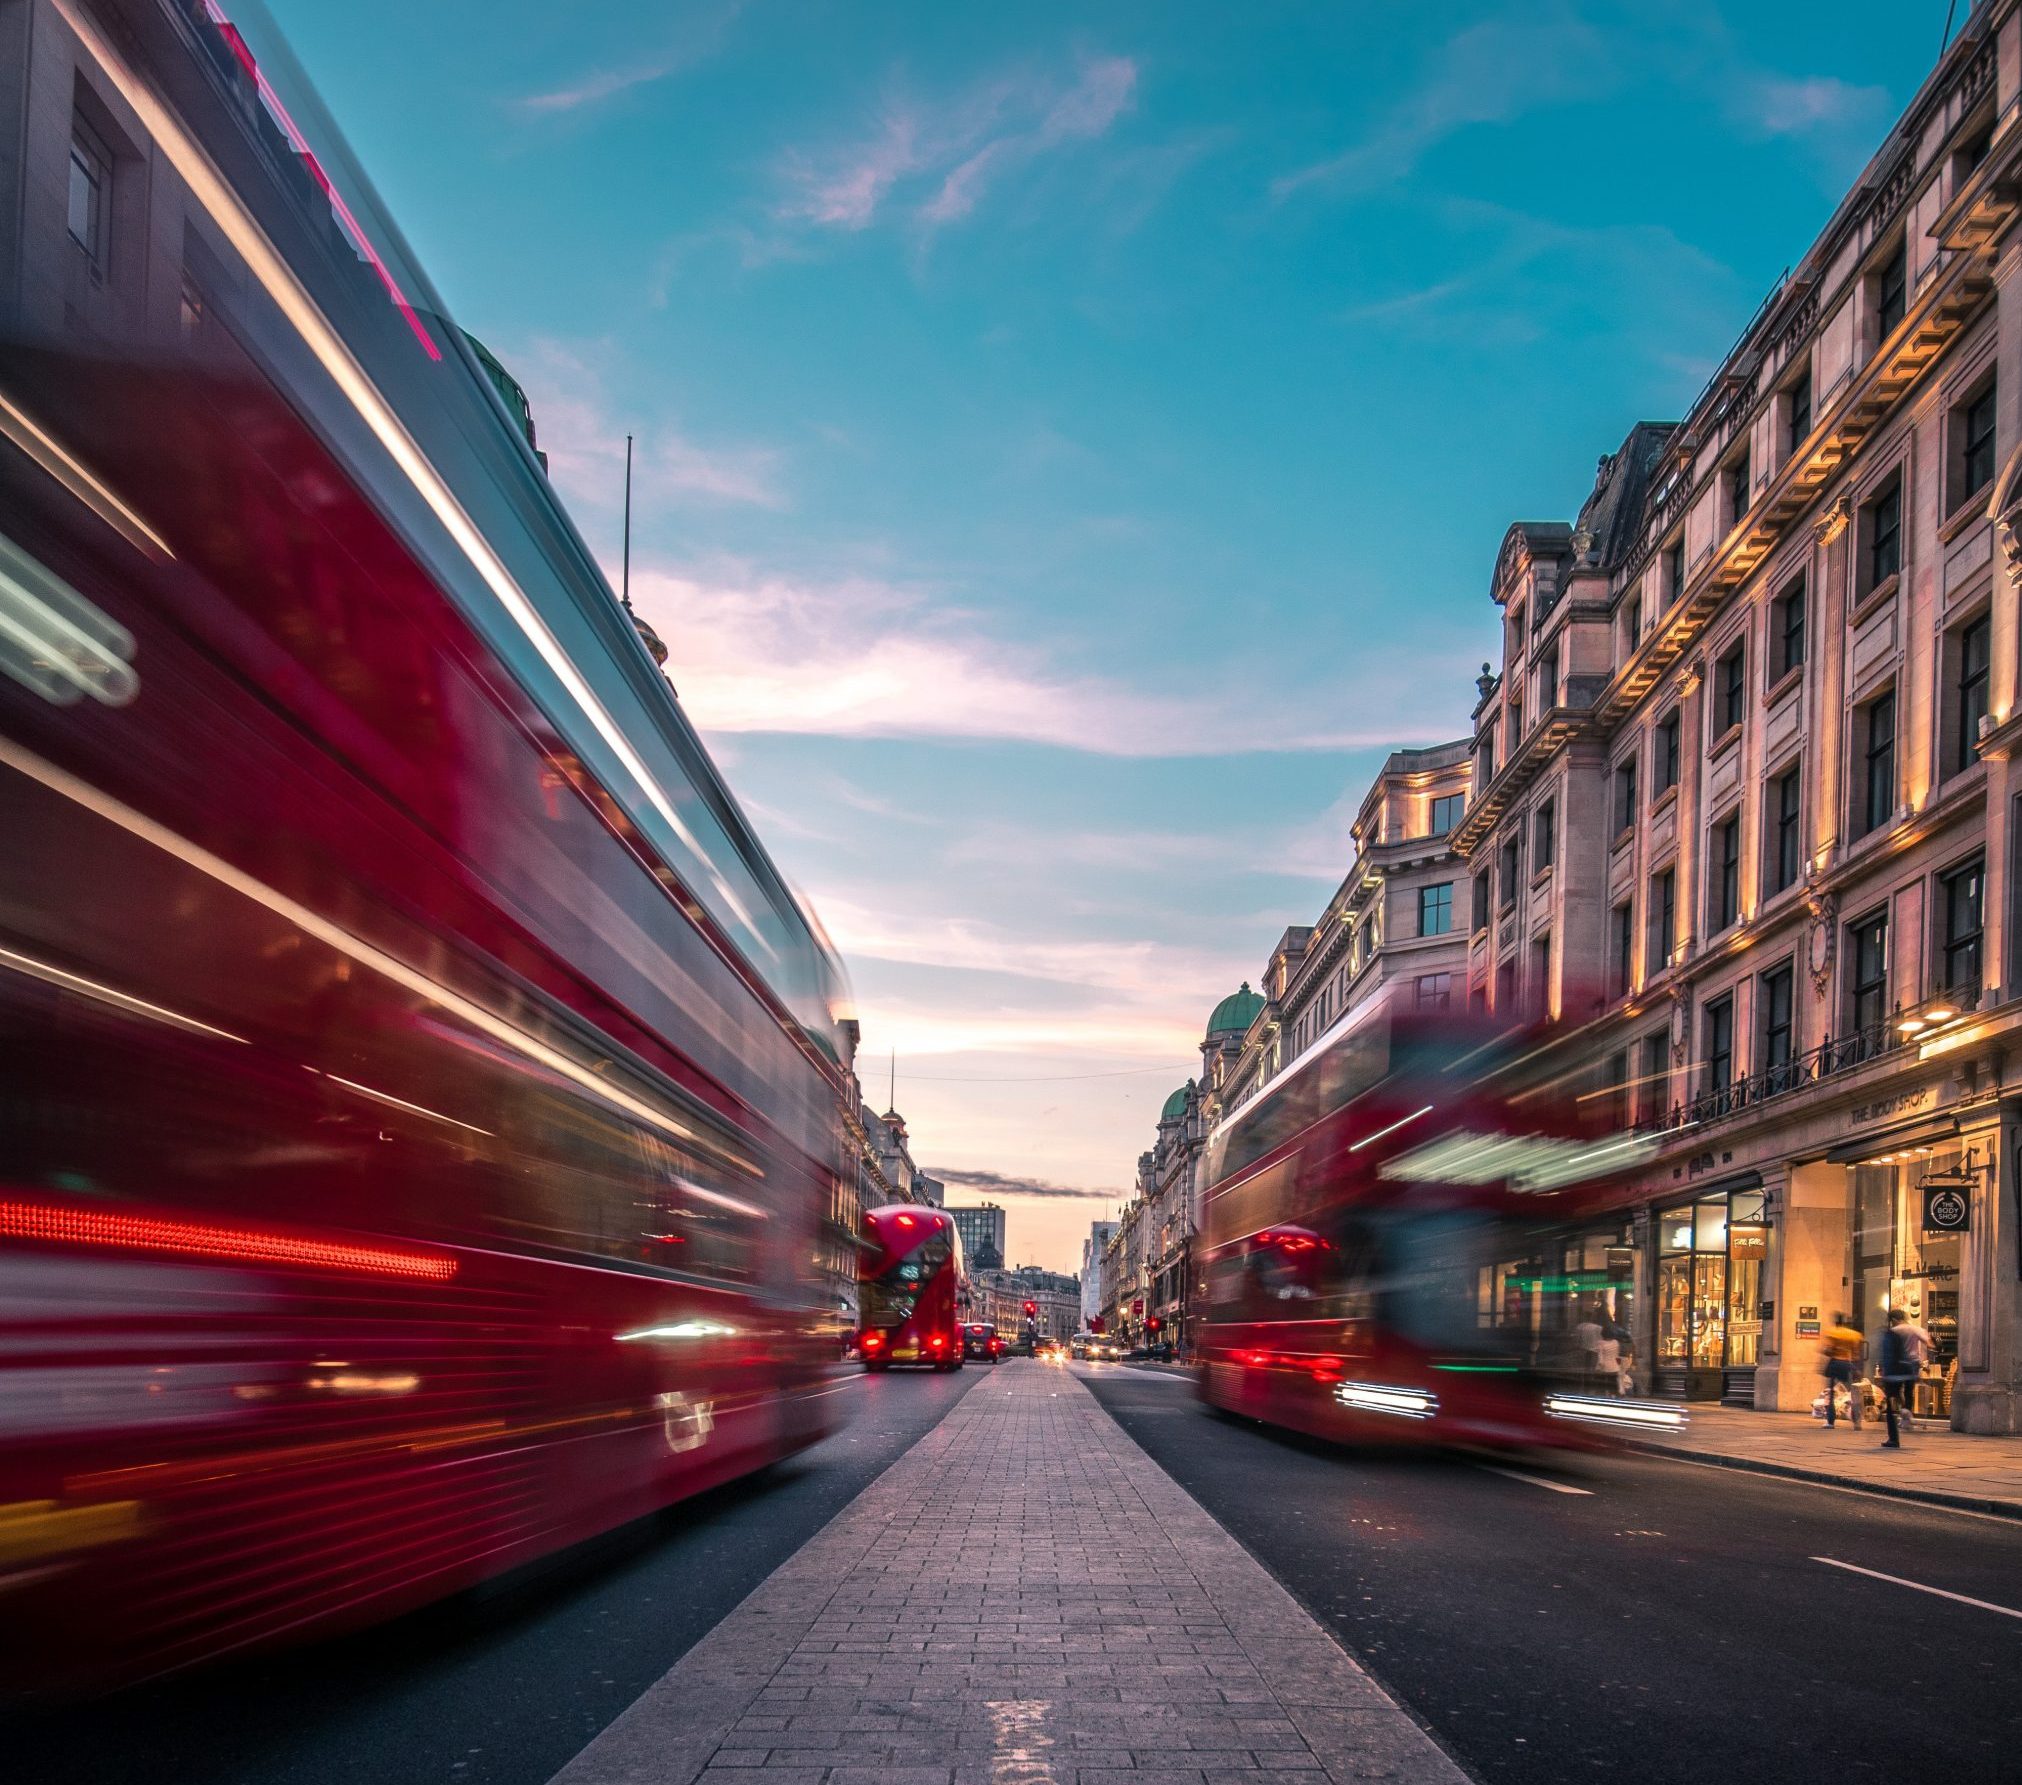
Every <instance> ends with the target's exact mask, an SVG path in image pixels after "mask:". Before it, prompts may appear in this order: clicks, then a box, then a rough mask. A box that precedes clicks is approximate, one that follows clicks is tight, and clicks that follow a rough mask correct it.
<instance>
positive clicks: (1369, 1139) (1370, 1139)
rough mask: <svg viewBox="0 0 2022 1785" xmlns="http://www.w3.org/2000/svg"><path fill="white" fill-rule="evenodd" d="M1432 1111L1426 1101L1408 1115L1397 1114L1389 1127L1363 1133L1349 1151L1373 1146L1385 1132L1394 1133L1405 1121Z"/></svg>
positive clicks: (1431, 1107)
mask: <svg viewBox="0 0 2022 1785" xmlns="http://www.w3.org/2000/svg"><path fill="white" fill-rule="evenodd" d="M1432 1111H1433V1105H1432V1104H1430V1103H1428V1104H1427V1105H1426V1106H1425V1107H1424V1108H1423V1109H1415V1110H1413V1111H1412V1112H1411V1114H1410V1115H1408V1116H1399V1117H1398V1118H1397V1120H1396V1121H1394V1122H1392V1123H1391V1124H1390V1126H1389V1127H1387V1128H1379V1129H1377V1130H1376V1132H1375V1133H1374V1134H1365V1135H1364V1136H1363V1137H1362V1138H1361V1139H1360V1140H1358V1141H1356V1142H1355V1144H1354V1145H1353V1146H1351V1147H1350V1148H1349V1149H1348V1150H1349V1152H1351V1153H1359V1152H1361V1151H1362V1149H1363V1148H1364V1147H1367V1146H1373V1145H1374V1144H1375V1143H1376V1142H1377V1141H1379V1140H1381V1139H1382V1138H1383V1137H1384V1136H1385V1135H1386V1134H1395V1133H1396V1132H1397V1131H1398V1129H1400V1128H1402V1127H1404V1126H1405V1124H1406V1123H1409V1122H1415V1121H1417V1120H1418V1118H1419V1117H1420V1116H1429V1115H1431V1114H1432Z"/></svg>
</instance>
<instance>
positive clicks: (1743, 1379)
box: [1653, 1177, 1769, 1407]
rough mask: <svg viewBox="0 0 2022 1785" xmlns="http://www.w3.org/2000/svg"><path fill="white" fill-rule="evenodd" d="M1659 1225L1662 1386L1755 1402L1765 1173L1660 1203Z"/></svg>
mask: <svg viewBox="0 0 2022 1785" xmlns="http://www.w3.org/2000/svg"><path fill="white" fill-rule="evenodd" d="M1654 1227H1655V1233H1656V1249H1657V1282H1656V1350H1657V1355H1656V1374H1655V1379H1654V1384H1653V1386H1654V1387H1655V1390H1656V1392H1657V1393H1658V1394H1660V1395H1672V1396H1681V1397H1683V1398H1685V1399H1688V1400H1695V1401H1714V1400H1720V1401H1731V1402H1734V1403H1735V1404H1737V1405H1739V1406H1745V1407H1746V1406H1753V1405H1754V1404H1755V1368H1756V1364H1757V1363H1758V1362H1759V1361H1760V1357H1761V1349H1762V1324H1763V1285H1762V1272H1763V1266H1764V1263H1765V1262H1766V1260H1767V1258H1768V1255H1769V1224H1768V1210H1767V1205H1766V1200H1765V1198H1764V1196H1763V1191H1762V1181H1761V1179H1760V1178H1758V1177H1750V1178H1749V1179H1748V1180H1747V1181H1746V1182H1745V1183H1739V1184H1734V1185H1730V1186H1726V1187H1723V1188H1718V1189H1714V1190H1710V1191H1702V1192H1701V1193H1699V1194H1698V1195H1696V1196H1694V1197H1693V1198H1692V1200H1691V1201H1689V1202H1680V1203H1673V1204H1670V1205H1668V1206H1666V1207H1662V1208H1659V1209H1658V1210H1657V1211H1656V1214H1655V1217H1654Z"/></svg>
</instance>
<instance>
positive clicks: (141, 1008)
mask: <svg viewBox="0 0 2022 1785" xmlns="http://www.w3.org/2000/svg"><path fill="white" fill-rule="evenodd" d="M0 967H11V968H13V969H14V971H15V972H16V973H25V974H27V975H28V977H29V978H31V979H39V980H42V981H43V982H45V983H46V984H48V985H53V986H57V987H59V988H61V989H62V990H64V991H66V992H75V993H77V994H78V996H80V997H83V998H91V999H94V1000H96V1001H97V1002H98V1003H100V1004H109V1005H111V1006H112V1007H113V1009H115V1010H123V1011H125V1012H127V1013H128V1015H130V1016H145V1017H152V1018H153V1019H154V1020H155V1021H156V1022H160V1023H172V1024H174V1025H175V1027H177V1028H178V1029H189V1030H193V1031H194V1032H195V1033H197V1034H199V1035H215V1036H217V1038H218V1039H219V1040H220V1041H236V1042H238V1043H239V1045H240V1046H242V1047H244V1046H248V1045H250V1044H249V1043H248V1042H247V1041H246V1038H245V1037H244V1036H243V1035H234V1034H233V1033H232V1032H231V1031H230V1030H229V1029H220V1028H217V1027H215V1026H213V1025H212V1024H210V1023H200V1022H198V1021H197V1019H196V1018H195V1017H193V1016H184V1015H183V1014H182V1012H181V1011H179V1010H170V1009H168V1008H166V1007H165V1006H163V1005H160V1004H150V1003H149V1002H148V1001H147V1000H146V999H145V998H136V997H134V996H133V995H132V994H131V993H129V992H122V991H116V990H114V988H113V987H111V986H109V985H100V984H99V983H98V981H97V980H95V979H86V978H85V977H84V975H83V974H81V973H72V972H70V971H69V970H68V969H67V968H63V967H56V966H52V965H51V964H50V963H49V962H47V961H38V960H36V959H35V958H34V956H32V955H25V954H16V953H15V952H14V950H13V949H11V948H0Z"/></svg>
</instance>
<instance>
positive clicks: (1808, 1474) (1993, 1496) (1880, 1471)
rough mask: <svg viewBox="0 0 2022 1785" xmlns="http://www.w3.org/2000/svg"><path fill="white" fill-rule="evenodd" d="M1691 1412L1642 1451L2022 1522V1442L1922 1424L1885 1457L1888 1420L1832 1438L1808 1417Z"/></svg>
mask: <svg viewBox="0 0 2022 1785" xmlns="http://www.w3.org/2000/svg"><path fill="white" fill-rule="evenodd" d="M1689 1411H1690V1413H1691V1416H1692V1417H1691V1423H1690V1424H1689V1425H1687V1426H1686V1428H1685V1429H1684V1430H1683V1431H1682V1432H1680V1433H1678V1434H1677V1435H1676V1436H1675V1437H1672V1436H1668V1435H1660V1434H1658V1433H1655V1432H1652V1433H1650V1434H1649V1435H1648V1436H1647V1438H1645V1439H1643V1440H1640V1441H1639V1442H1638V1443H1637V1445H1636V1448H1637V1449H1639V1450H1647V1451H1662V1452H1676V1453H1680V1454H1682V1455H1685V1456H1689V1457H1692V1458H1695V1459H1696V1460H1698V1461H1700V1462H1706V1463H1717V1464H1720V1465H1721V1466H1723V1467H1726V1468H1730V1469H1749V1470H1754V1471H1756V1472H1758V1473H1761V1474H1767V1475H1786V1476H1790V1477H1792V1478H1793V1479H1796V1480H1800V1481H1821V1482H1828V1483H1831V1484H1834V1485H1836V1486H1841V1487H1856V1488H1863V1489H1866V1490H1867V1491H1869V1492H1871V1493H1880V1494H1888V1495H1891V1496H1893V1497H1895V1498H1898V1499H1904V1500H1921V1501H1926V1502H1928V1503H1930V1504H1932V1505H1937V1506H1959V1507H1965V1508H1967V1509H1969V1510H1972V1511H1977V1512H1993V1513H2000V1514H2003V1515H2006V1516H2008V1517H2012V1518H2022V1438H2006V1437H2002V1438H1986V1437H1978V1436H1974V1435H1971V1434H1968V1433H1965V1432H1955V1431H1953V1430H1952V1429H1951V1428H1950V1427H1949V1426H1941V1425H1938V1424H1935V1423H1934V1422H1932V1421H1930V1420H1921V1419H1920V1420H1918V1421H1917V1422H1916V1425H1915V1427H1914V1429H1912V1430H1911V1431H1909V1432H1907V1433H1905V1434H1904V1437H1903V1447H1902V1449H1900V1450H1884V1449H1883V1448H1882V1447H1881V1439H1882V1426H1881V1422H1880V1421H1879V1420H1869V1421H1867V1422H1865V1423H1864V1424H1863V1425H1862V1426H1861V1428H1860V1429H1859V1430H1858V1431H1856V1430H1854V1428H1853V1427H1852V1426H1851V1425H1850V1424H1849V1423H1848V1422H1847V1421H1846V1420H1841V1421H1840V1422H1839V1424H1838V1425H1836V1426H1834V1427H1832V1428H1831V1429H1830V1430H1828V1429H1827V1428H1826V1426H1825V1424H1824V1422H1823V1421H1821V1420H1817V1419H1814V1418H1812V1416H1811V1415H1810V1414H1808V1413H1759V1412H1754V1411H1751V1410H1750V1409H1748V1408H1744V1407H1700V1406H1697V1405H1694V1406H1693V1407H1691V1408H1690V1409H1689Z"/></svg>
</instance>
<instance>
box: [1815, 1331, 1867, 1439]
mask: <svg viewBox="0 0 2022 1785" xmlns="http://www.w3.org/2000/svg"><path fill="white" fill-rule="evenodd" d="M1820 1342H1821V1347H1822V1349H1823V1350H1824V1352H1825V1423H1826V1429H1827V1430H1828V1431H1830V1430H1831V1429H1832V1426H1833V1423H1834V1419H1835V1417H1836V1415H1837V1413H1838V1409H1837V1408H1836V1407H1835V1406H1834V1404H1833V1392H1832V1391H1833V1390H1834V1388H1836V1387H1837V1386H1838V1385H1839V1384H1840V1383H1845V1384H1846V1393H1847V1406H1848V1409H1849V1411H1850V1412H1851V1414H1852V1416H1853V1428H1854V1430H1855V1431H1859V1430H1860V1429H1861V1397H1860V1390H1859V1388H1857V1387H1856V1386H1855V1384H1854V1375H1855V1372H1856V1371H1857V1370H1858V1369H1859V1367H1860V1361H1861V1358H1862V1356H1863V1355H1864V1354H1865V1353H1866V1351H1867V1348H1868V1343H1867V1340H1865V1339H1863V1338H1862V1337H1861V1335H1860V1329H1859V1328H1858V1327H1854V1326H1850V1325H1848V1324H1847V1317H1846V1316H1845V1315H1844V1314H1835V1315H1834V1316H1833V1317H1832V1325H1830V1326H1829V1327H1827V1328H1826V1329H1825V1332H1824V1333H1823V1334H1822V1335H1821V1337H1820Z"/></svg>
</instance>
